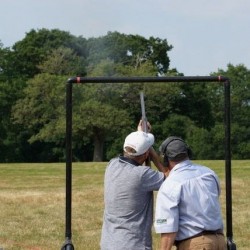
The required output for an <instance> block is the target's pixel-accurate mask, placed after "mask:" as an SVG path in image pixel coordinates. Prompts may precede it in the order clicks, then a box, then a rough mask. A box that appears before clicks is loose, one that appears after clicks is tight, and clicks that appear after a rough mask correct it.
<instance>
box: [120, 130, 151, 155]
mask: <svg viewBox="0 0 250 250" xmlns="http://www.w3.org/2000/svg"><path fill="white" fill-rule="evenodd" d="M154 141H155V138H154V135H153V134H151V133H145V132H142V131H136V132H132V133H130V134H129V135H128V136H127V137H126V139H125V141H124V145H123V150H124V151H125V152H126V153H128V154H129V155H134V156H137V155H142V154H144V153H145V152H146V151H147V150H148V149H149V148H150V147H151V146H152V145H153V144H154ZM126 147H130V148H133V149H134V150H135V151H136V152H135V153H132V152H128V151H126Z"/></svg>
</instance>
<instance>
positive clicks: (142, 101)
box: [140, 91, 151, 167]
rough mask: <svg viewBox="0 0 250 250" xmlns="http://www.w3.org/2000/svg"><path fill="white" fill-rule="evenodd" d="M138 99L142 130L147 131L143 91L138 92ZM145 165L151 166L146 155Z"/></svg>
mask: <svg viewBox="0 0 250 250" xmlns="http://www.w3.org/2000/svg"><path fill="white" fill-rule="evenodd" d="M140 99H141V115H142V126H143V131H144V132H145V133H148V121H147V117H146V111H145V102H144V94H143V91H141V92H140ZM145 164H146V166H149V167H150V166H151V162H150V158H149V157H148V158H147V159H146V161H145Z"/></svg>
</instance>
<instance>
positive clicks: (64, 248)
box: [61, 82, 74, 250]
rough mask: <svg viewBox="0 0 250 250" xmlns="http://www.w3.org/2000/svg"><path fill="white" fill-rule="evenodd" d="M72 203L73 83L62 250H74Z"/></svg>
mask: <svg viewBox="0 0 250 250" xmlns="http://www.w3.org/2000/svg"><path fill="white" fill-rule="evenodd" d="M71 203H72V83H70V82H68V83H67V85H66V230H65V237H66V240H65V243H64V245H63V246H62V248H61V249H62V250H73V249H74V246H73V244H72V242H71V236H72V233H71Z"/></svg>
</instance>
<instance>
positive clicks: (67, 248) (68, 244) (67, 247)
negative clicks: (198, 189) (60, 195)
mask: <svg viewBox="0 0 250 250" xmlns="http://www.w3.org/2000/svg"><path fill="white" fill-rule="evenodd" d="M136 82H137V83H149V82H165V83H169V82H222V83H224V99H225V100H224V111H225V112H224V113H225V175H226V236H227V248H228V249H230V250H236V244H235V243H234V241H233V227H232V181H231V179H232V177H231V143H230V141H231V135H230V134H231V127H230V126H231V121H230V120H231V119H230V113H231V110H230V109H231V107H230V106H231V104H230V81H229V79H228V78H227V77H223V76H181V77H72V78H69V79H68V81H67V85H66V232H65V236H66V240H65V243H64V245H63V247H62V250H72V249H74V246H73V244H72V240H71V237H72V232H71V214H72V211H71V203H72V86H73V84H74V83H78V84H80V83H83V84H85V83H136Z"/></svg>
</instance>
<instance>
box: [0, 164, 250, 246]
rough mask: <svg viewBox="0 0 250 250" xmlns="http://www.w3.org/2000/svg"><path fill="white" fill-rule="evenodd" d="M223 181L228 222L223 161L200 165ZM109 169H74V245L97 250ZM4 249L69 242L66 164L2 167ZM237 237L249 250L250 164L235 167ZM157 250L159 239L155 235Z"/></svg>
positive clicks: (1, 240)
mask: <svg viewBox="0 0 250 250" xmlns="http://www.w3.org/2000/svg"><path fill="white" fill-rule="evenodd" d="M198 163H201V164H204V165H207V166H209V167H211V168H212V169H214V170H215V171H216V173H217V174H218V175H219V177H220V179H221V186H222V195H221V203H222V213H223V217H224V220H225V214H226V212H225V167H224V161H198ZM105 166H106V163H73V180H72V191H73V197H72V241H73V244H74V247H75V249H77V250H98V249H99V240H100V233H101V226H102V213H103V174H104V171H105ZM0 178H1V181H0V249H1V248H2V249H4V250H24V249H25V250H54V249H60V248H61V246H62V244H63V243H64V241H65V163H59V164H0ZM232 194H233V232H234V240H235V242H236V244H237V249H239V250H249V249H250V247H249V246H250V238H249V236H250V209H249V206H250V160H247V161H232ZM153 239H154V249H155V250H157V249H159V236H158V235H156V234H154V233H153Z"/></svg>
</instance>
